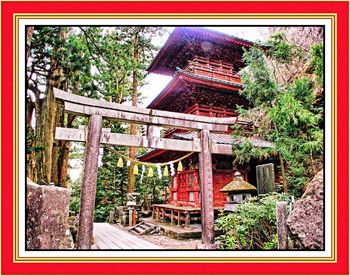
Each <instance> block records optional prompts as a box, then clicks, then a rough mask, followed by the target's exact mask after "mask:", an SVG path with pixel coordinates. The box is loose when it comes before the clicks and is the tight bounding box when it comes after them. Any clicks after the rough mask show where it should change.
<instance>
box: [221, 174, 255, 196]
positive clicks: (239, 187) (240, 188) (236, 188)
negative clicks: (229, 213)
mask: <svg viewBox="0 0 350 276" xmlns="http://www.w3.org/2000/svg"><path fill="white" fill-rule="evenodd" d="M245 191H256V188H255V187H254V186H253V185H252V184H250V183H248V182H247V181H244V180H243V178H242V175H241V173H240V172H235V174H234V177H233V180H232V181H231V182H230V183H228V184H227V185H226V186H224V187H223V188H222V189H221V190H220V192H245Z"/></svg>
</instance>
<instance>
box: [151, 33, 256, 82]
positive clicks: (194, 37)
mask: <svg viewBox="0 0 350 276" xmlns="http://www.w3.org/2000/svg"><path fill="white" fill-rule="evenodd" d="M194 42H195V43H198V44H200V45H201V47H200V48H199V49H198V48H197V49H196V50H195V49H193V47H192V46H191V47H192V48H191V47H190V48H189V51H184V48H185V47H186V45H189V44H192V45H193V44H194ZM214 44H215V45H218V46H219V47H220V48H223V49H225V50H229V51H231V52H232V53H234V52H237V50H239V51H241V52H242V48H243V47H251V46H252V45H253V44H254V43H253V42H251V41H248V40H245V39H242V38H239V37H236V36H233V35H227V34H224V33H220V32H217V31H213V30H209V29H206V28H199V27H177V28H175V30H174V31H173V32H172V33H171V34H170V36H169V38H168V40H167V41H166V42H165V44H164V45H163V47H162V48H161V49H160V51H159V52H158V54H157V56H156V57H155V59H154V60H153V61H152V63H151V65H150V66H149V67H148V69H147V71H148V72H149V73H157V74H163V75H170V76H171V75H172V74H173V73H174V71H175V70H176V67H181V65H183V64H180V63H186V62H187V61H188V60H190V59H191V58H192V57H193V56H194V55H196V54H199V55H207V56H208V55H209V56H210V55H211V54H213V53H212V52H211V51H210V45H214ZM206 47H207V48H208V49H207V48H206ZM198 51H199V53H198ZM230 56H232V55H230ZM178 58H179V59H178ZM221 58H224V57H221Z"/></svg>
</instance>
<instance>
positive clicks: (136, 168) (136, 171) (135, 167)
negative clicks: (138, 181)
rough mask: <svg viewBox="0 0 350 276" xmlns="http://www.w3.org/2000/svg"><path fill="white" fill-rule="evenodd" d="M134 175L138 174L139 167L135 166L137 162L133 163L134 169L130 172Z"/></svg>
mask: <svg viewBox="0 0 350 276" xmlns="http://www.w3.org/2000/svg"><path fill="white" fill-rule="evenodd" d="M132 173H133V174H134V175H136V174H139V168H138V167H137V164H135V165H134V170H133V172H132Z"/></svg>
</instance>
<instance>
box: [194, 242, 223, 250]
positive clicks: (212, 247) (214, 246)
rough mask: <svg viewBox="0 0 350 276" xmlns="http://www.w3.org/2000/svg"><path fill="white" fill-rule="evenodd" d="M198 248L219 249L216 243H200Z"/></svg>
mask: <svg viewBox="0 0 350 276" xmlns="http://www.w3.org/2000/svg"><path fill="white" fill-rule="evenodd" d="M197 249H203V250H215V249H218V246H217V245H216V244H204V243H200V244H198V245H197Z"/></svg>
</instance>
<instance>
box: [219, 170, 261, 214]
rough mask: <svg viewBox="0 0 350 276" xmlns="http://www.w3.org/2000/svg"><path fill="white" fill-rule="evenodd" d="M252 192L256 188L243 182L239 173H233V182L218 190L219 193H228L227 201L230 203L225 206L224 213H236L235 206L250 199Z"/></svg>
mask: <svg viewBox="0 0 350 276" xmlns="http://www.w3.org/2000/svg"><path fill="white" fill-rule="evenodd" d="M253 191H256V188H255V187H254V186H253V185H252V184H249V183H248V182H246V181H244V180H243V176H242V174H241V173H240V172H238V171H237V172H235V174H234V177H233V180H232V181H231V182H230V183H228V184H227V185H226V186H225V187H223V188H222V189H221V190H220V192H228V195H227V200H228V201H229V202H230V203H229V204H225V211H236V210H237V206H238V205H239V204H241V203H242V201H243V200H245V199H248V198H250V197H251V193H252V192H253Z"/></svg>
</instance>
